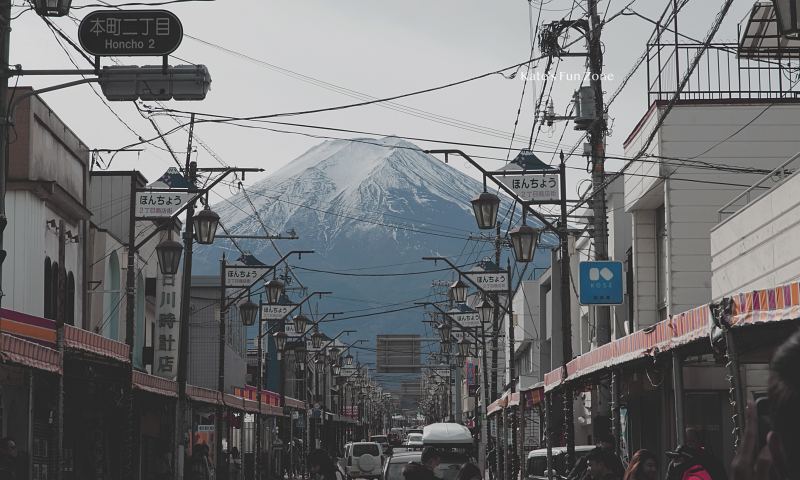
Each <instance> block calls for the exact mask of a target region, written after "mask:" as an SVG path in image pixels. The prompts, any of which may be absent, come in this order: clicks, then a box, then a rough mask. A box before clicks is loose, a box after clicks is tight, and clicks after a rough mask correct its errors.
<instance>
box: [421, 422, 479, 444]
mask: <svg viewBox="0 0 800 480" xmlns="http://www.w3.org/2000/svg"><path fill="white" fill-rule="evenodd" d="M422 443H424V444H425V445H465V444H468V445H472V443H473V439H472V434H471V433H470V431H469V429H468V428H467V427H465V426H464V425H461V424H458V423H432V424H430V425H426V426H425V428H423V429H422Z"/></svg>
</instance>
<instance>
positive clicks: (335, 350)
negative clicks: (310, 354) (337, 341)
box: [328, 346, 340, 363]
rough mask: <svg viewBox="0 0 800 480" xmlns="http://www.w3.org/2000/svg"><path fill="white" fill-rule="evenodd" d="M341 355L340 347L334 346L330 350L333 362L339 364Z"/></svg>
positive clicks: (329, 353)
mask: <svg viewBox="0 0 800 480" xmlns="http://www.w3.org/2000/svg"><path fill="white" fill-rule="evenodd" d="M339 353H340V350H339V347H336V346H333V347H331V348H330V349H329V350H328V355H330V357H331V360H333V361H334V362H336V363H339Z"/></svg>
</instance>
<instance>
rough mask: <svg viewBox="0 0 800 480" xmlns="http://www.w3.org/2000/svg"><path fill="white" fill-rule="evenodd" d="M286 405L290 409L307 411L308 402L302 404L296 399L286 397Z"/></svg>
mask: <svg viewBox="0 0 800 480" xmlns="http://www.w3.org/2000/svg"><path fill="white" fill-rule="evenodd" d="M284 405H286V406H287V407H289V408H296V409H298V410H305V409H306V402H301V401H300V400H297V399H296V398H292V397H285V399H284Z"/></svg>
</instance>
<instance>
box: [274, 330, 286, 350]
mask: <svg viewBox="0 0 800 480" xmlns="http://www.w3.org/2000/svg"><path fill="white" fill-rule="evenodd" d="M273 337H275V346H276V347H277V348H278V352H280V353H283V351H284V350H285V349H286V337H287V335H286V332H276V333H275V334H274V335H273Z"/></svg>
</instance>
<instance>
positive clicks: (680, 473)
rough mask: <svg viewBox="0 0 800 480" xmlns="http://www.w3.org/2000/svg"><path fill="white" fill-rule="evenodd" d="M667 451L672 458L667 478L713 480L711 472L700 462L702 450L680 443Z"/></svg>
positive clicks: (668, 479) (676, 479) (670, 479)
mask: <svg viewBox="0 0 800 480" xmlns="http://www.w3.org/2000/svg"><path fill="white" fill-rule="evenodd" d="M666 453H667V457H668V458H670V459H671V461H670V462H669V466H668V467H667V480H712V478H711V473H709V471H708V469H706V467H704V466H703V464H702V463H701V462H700V452H698V451H696V450H694V449H693V448H691V447H688V446H686V445H679V446H678V448H676V449H675V450H671V451H667V452H666Z"/></svg>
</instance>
